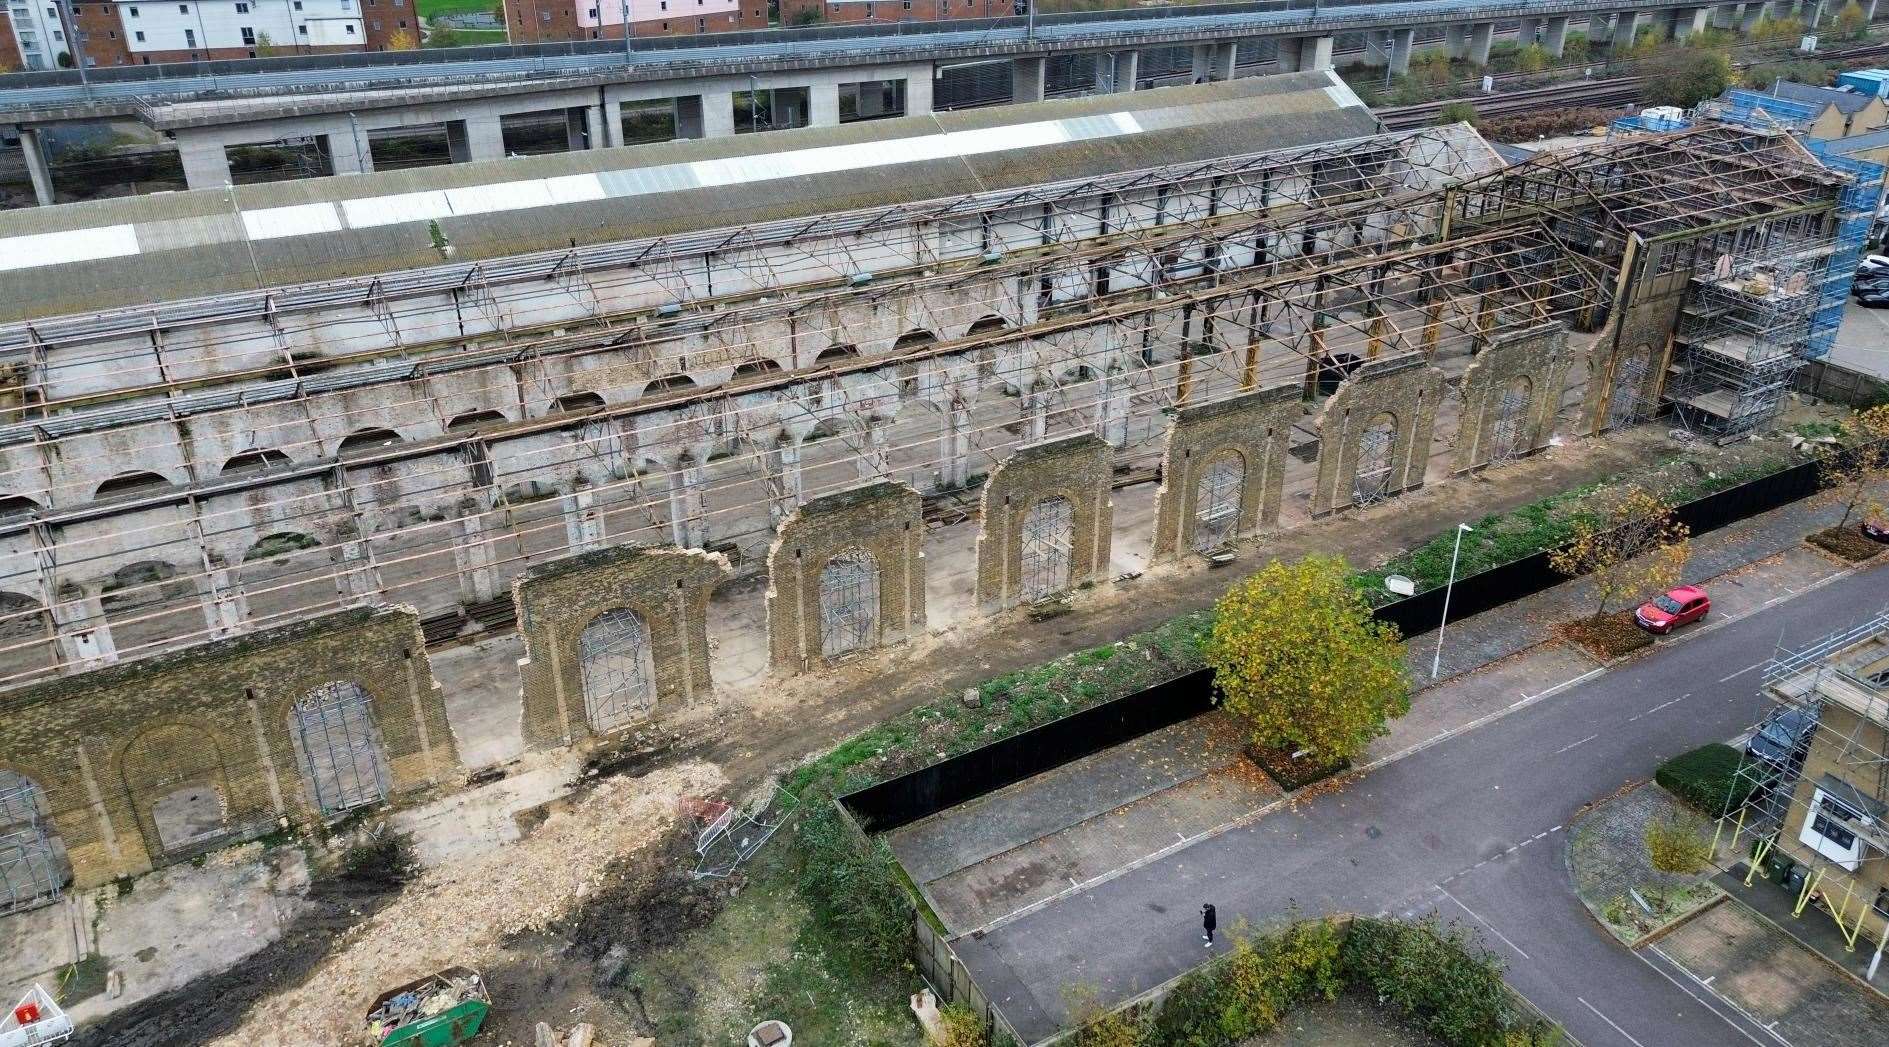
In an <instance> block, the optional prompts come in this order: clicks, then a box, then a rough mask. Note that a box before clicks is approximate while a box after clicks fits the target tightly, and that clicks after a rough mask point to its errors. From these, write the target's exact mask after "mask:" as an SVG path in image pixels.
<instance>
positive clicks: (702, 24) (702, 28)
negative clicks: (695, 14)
mask: <svg viewBox="0 0 1889 1047" xmlns="http://www.w3.org/2000/svg"><path fill="white" fill-rule="evenodd" d="M695 31H696V32H698V33H706V32H708V19H706V18H698V19H696V20H695Z"/></svg>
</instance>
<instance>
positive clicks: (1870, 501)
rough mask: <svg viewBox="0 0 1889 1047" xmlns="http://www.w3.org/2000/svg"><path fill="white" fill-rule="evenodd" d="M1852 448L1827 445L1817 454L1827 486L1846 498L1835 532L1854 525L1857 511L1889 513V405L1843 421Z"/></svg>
mask: <svg viewBox="0 0 1889 1047" xmlns="http://www.w3.org/2000/svg"><path fill="white" fill-rule="evenodd" d="M1843 437H1844V441H1845V442H1846V443H1847V444H1848V445H1849V446H1848V447H1843V448H1836V447H1830V448H1825V449H1824V450H1823V451H1822V453H1820V454H1819V455H1818V456H1817V469H1818V473H1819V474H1820V477H1821V479H1822V480H1823V485H1824V486H1825V487H1827V488H1830V489H1831V490H1832V491H1834V492H1836V493H1837V495H1838V497H1840V498H1842V499H1843V519H1841V520H1838V521H1837V525H1836V526H1835V527H1832V528H1831V530H1832V531H1839V532H1840V531H1842V530H1843V529H1844V528H1846V527H1848V526H1849V525H1850V520H1851V519H1852V518H1853V517H1855V515H1856V513H1857V511H1858V510H1859V509H1860V510H1862V511H1863V512H1864V513H1865V515H1868V516H1882V515H1889V513H1885V509H1884V506H1883V502H1882V498H1883V488H1885V487H1889V404H1878V405H1876V406H1875V407H1871V408H1867V409H1865V410H1861V411H1857V412H1856V413H1854V414H1852V415H1850V417H1849V418H1848V419H1846V420H1845V421H1844V423H1843Z"/></svg>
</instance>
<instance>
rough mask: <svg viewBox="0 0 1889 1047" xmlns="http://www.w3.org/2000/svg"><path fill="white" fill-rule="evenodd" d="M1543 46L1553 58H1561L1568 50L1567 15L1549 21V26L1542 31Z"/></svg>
mask: <svg viewBox="0 0 1889 1047" xmlns="http://www.w3.org/2000/svg"><path fill="white" fill-rule="evenodd" d="M1541 46H1542V49H1543V50H1545V51H1547V52H1548V54H1549V56H1550V57H1552V58H1560V57H1561V55H1562V53H1563V52H1565V51H1566V50H1567V47H1568V18H1567V16H1566V15H1559V16H1556V17H1554V18H1550V19H1548V22H1547V26H1546V27H1545V28H1544V29H1543V30H1542V34H1541Z"/></svg>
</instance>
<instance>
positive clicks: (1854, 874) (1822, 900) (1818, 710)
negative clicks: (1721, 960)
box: [1714, 609, 1889, 977]
mask: <svg viewBox="0 0 1889 1047" xmlns="http://www.w3.org/2000/svg"><path fill="white" fill-rule="evenodd" d="M1761 679H1762V682H1763V687H1764V690H1765V693H1766V695H1767V696H1768V697H1770V698H1771V700H1772V701H1774V702H1776V703H1777V708H1776V709H1775V710H1774V711H1773V712H1772V713H1771V714H1770V715H1769V716H1768V717H1766V719H1765V721H1764V722H1763V723H1761V724H1760V725H1759V726H1758V728H1757V729H1756V731H1754V740H1753V742H1752V743H1751V744H1749V745H1748V746H1747V747H1746V753H1747V758H1746V759H1745V760H1744V761H1743V763H1742V764H1741V766H1740V768H1739V771H1738V774H1737V776H1736V777H1735V780H1734V784H1733V786H1732V790H1731V792H1730V794H1729V795H1728V796H1727V798H1726V807H1727V809H1726V810H1725V811H1724V812H1723V813H1722V814H1721V816H1720V818H1719V824H1718V832H1717V835H1716V837H1715V839H1714V844H1715V849H1716V848H1717V847H1718V846H1719V845H1721V844H1722V845H1723V846H1724V848H1725V850H1719V851H1717V852H1716V853H1718V854H1720V855H1723V856H1725V860H1728V861H1733V862H1742V863H1743V865H1744V869H1743V872H1744V882H1745V884H1746V885H1747V886H1750V885H1752V884H1753V883H1755V882H1756V881H1757V880H1758V878H1759V877H1761V876H1762V877H1763V878H1765V879H1767V880H1770V881H1772V882H1774V883H1776V884H1777V885H1779V886H1780V887H1782V888H1784V889H1785V890H1788V891H1789V892H1791V894H1792V898H1793V907H1792V914H1793V915H1799V916H1801V915H1802V914H1803V912H1804V910H1805V909H1807V908H1812V907H1814V908H1817V909H1820V910H1821V911H1823V912H1824V913H1826V914H1827V915H1828V916H1829V917H1830V918H1831V919H1833V920H1834V921H1835V922H1836V924H1837V927H1838V929H1839V930H1840V931H1841V933H1842V936H1843V941H1844V944H1845V947H1846V948H1847V949H1848V950H1849V951H1852V952H1854V951H1856V948H1857V943H1858V942H1859V941H1866V940H1867V939H1866V935H1867V936H1868V937H1870V938H1874V939H1875V941H1874V943H1873V948H1874V951H1875V954H1874V956H1873V957H1872V959H1871V963H1870V968H1869V973H1870V975H1871V977H1873V976H1874V975H1875V973H1876V968H1877V965H1878V964H1879V963H1880V960H1881V957H1882V952H1883V945H1884V943H1885V942H1889V744H1885V742H1886V741H1889V609H1886V610H1884V611H1882V612H1879V613H1878V614H1876V615H1874V616H1873V617H1871V618H1869V619H1867V620H1865V621H1864V622H1862V623H1861V624H1859V625H1857V626H1854V627H1852V628H1849V629H1846V630H1843V631H1841V632H1838V633H1835V634H1833V635H1831V636H1828V637H1826V638H1824V639H1823V640H1821V641H1818V642H1817V643H1815V644H1812V645H1810V646H1808V647H1805V648H1802V649H1799V650H1795V651H1792V650H1787V649H1785V648H1783V647H1781V646H1780V647H1779V648H1778V649H1777V650H1776V652H1775V653H1774V654H1773V657H1772V658H1771V660H1770V661H1769V662H1768V663H1767V664H1766V665H1765V667H1764V670H1763V674H1762V677H1761ZM1740 796H1745V797H1748V799H1747V800H1746V801H1745V802H1744V803H1743V804H1740V805H1738V806H1736V807H1733V801H1734V800H1735V799H1737V798H1738V797H1740Z"/></svg>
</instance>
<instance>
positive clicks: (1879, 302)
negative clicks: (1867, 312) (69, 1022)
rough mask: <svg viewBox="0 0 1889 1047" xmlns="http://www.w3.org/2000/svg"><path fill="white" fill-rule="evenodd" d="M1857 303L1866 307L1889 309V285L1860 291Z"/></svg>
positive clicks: (1857, 295) (1857, 294)
mask: <svg viewBox="0 0 1889 1047" xmlns="http://www.w3.org/2000/svg"><path fill="white" fill-rule="evenodd" d="M1856 304H1857V305H1860V306H1862V307H1863V308H1865V309H1889V287H1883V288H1880V289H1874V290H1863V291H1858V292H1857V293H1856Z"/></svg>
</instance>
